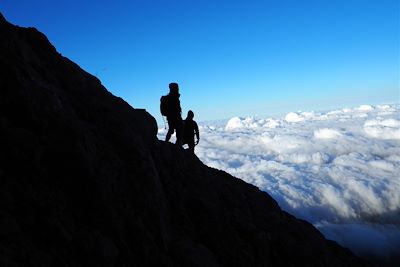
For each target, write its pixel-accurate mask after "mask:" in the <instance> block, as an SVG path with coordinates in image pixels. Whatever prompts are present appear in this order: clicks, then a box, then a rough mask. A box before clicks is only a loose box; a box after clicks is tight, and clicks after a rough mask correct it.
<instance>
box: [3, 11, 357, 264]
mask: <svg viewBox="0 0 400 267" xmlns="http://www.w3.org/2000/svg"><path fill="white" fill-rule="evenodd" d="M156 133H157V125H156V122H155V120H154V118H153V117H152V116H151V115H150V114H148V113H147V112H146V111H145V110H141V109H134V108H132V107H131V106H129V105H128V104H127V103H126V102H125V101H123V100H122V99H121V98H118V97H115V96H113V95H112V94H111V93H110V92H108V91H107V90H106V89H105V88H104V87H103V86H102V85H101V83H100V81H99V80H98V79H97V78H95V77H94V76H92V75H90V74H88V73H86V72H85V71H83V70H82V69H81V68H80V67H79V66H78V65H76V64H75V63H73V62H71V61H70V60H68V59H67V58H65V57H62V56H61V55H60V54H59V53H58V52H57V51H56V49H55V48H54V47H53V46H52V45H51V44H50V43H49V42H48V40H47V38H46V37H45V36H44V35H43V34H42V33H40V32H39V31H37V30H36V29H33V28H21V27H17V26H14V25H12V24H10V23H8V22H7V21H6V20H5V19H4V18H3V17H2V15H1V14H0V147H1V150H0V266H305V265H307V266H364V264H365V263H364V262H362V261H361V260H360V259H358V258H357V257H355V256H354V255H352V253H351V252H349V251H348V250H347V249H344V248H342V247H340V246H338V245H337V244H336V243H334V242H331V241H327V240H326V239H324V237H323V236H322V235H321V234H320V233H319V232H318V231H317V230H316V229H315V228H314V227H313V226H312V225H310V224H309V223H307V222H304V221H301V220H297V219H295V218H294V217H293V216H291V215H289V214H287V213H285V212H283V211H282V210H281V209H280V208H279V206H278V205H277V203H276V202H275V201H274V200H273V199H272V198H271V197H270V196H269V195H268V194H266V193H264V192H261V191H260V190H258V189H257V188H256V187H254V186H252V185H249V184H247V183H245V182H243V181H241V180H239V179H237V178H234V177H232V176H230V175H229V174H227V173H225V172H222V171H218V170H215V169H212V168H209V167H207V166H205V165H203V164H202V163H201V162H200V161H199V159H198V158H196V157H195V156H193V155H191V154H190V153H187V152H186V151H184V150H183V149H181V148H178V147H176V146H175V145H172V144H169V143H165V142H162V141H159V140H157V137H156Z"/></svg>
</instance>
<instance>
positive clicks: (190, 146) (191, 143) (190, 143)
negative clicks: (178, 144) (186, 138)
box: [188, 141, 194, 154]
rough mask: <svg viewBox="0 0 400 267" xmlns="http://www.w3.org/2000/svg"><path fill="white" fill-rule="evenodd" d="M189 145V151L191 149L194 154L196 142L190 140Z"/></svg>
mask: <svg viewBox="0 0 400 267" xmlns="http://www.w3.org/2000/svg"><path fill="white" fill-rule="evenodd" d="M188 146H189V151H191V152H192V153H193V154H194V142H193V141H190V142H189V143H188Z"/></svg>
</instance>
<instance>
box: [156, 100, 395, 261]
mask: <svg viewBox="0 0 400 267" xmlns="http://www.w3.org/2000/svg"><path fill="white" fill-rule="evenodd" d="M399 118H400V106H399V105H379V106H371V105H362V106H360V107H358V108H344V109H340V110H333V111H330V112H324V113H316V112H290V113H288V114H287V115H286V116H284V117H283V118H264V119H259V118H257V119H256V118H252V117H248V118H240V117H234V118H232V119H230V120H229V121H227V122H226V124H225V125H203V126H201V127H200V132H201V142H200V144H199V146H197V147H196V154H197V155H198V156H199V158H200V159H201V160H202V161H203V162H204V163H205V164H207V165H208V166H211V167H214V168H217V169H221V170H225V171H226V172H228V173H231V174H232V175H234V176H236V177H239V178H241V179H243V180H244V181H246V182H249V183H251V184H254V185H256V186H258V187H259V188H260V189H261V190H264V191H266V192H268V193H269V194H270V195H272V196H273V197H274V198H275V200H277V201H278V203H279V205H280V206H281V207H282V208H283V209H285V210H287V211H289V212H290V213H292V214H294V215H295V216H297V217H299V218H303V219H306V220H308V221H310V222H311V223H313V224H314V226H316V227H317V228H319V229H320V231H321V232H322V233H323V234H325V236H326V237H327V238H329V239H333V240H336V241H337V242H339V243H340V244H342V245H344V246H346V247H349V248H351V249H352V250H353V251H354V252H356V253H359V254H366V253H368V254H374V255H377V256H387V255H390V254H397V255H400V120H399ZM163 132H164V131H163V130H160V132H159V133H160V139H163V136H162V135H163V134H165V133H163Z"/></svg>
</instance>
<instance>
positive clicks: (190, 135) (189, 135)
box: [183, 110, 200, 153]
mask: <svg viewBox="0 0 400 267" xmlns="http://www.w3.org/2000/svg"><path fill="white" fill-rule="evenodd" d="M193 118H194V113H193V111H191V110H189V111H188V114H187V117H186V120H184V121H183V144H188V146H189V150H190V151H192V152H193V153H194V146H195V145H197V144H198V143H199V141H200V133H199V127H198V126H197V123H196V122H195V121H194V120H193ZM195 136H196V138H197V141H196V142H195V140H194V137H195Z"/></svg>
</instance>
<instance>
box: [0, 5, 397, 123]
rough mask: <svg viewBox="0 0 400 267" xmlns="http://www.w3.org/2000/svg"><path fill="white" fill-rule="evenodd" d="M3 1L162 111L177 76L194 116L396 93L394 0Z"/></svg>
mask: <svg viewBox="0 0 400 267" xmlns="http://www.w3.org/2000/svg"><path fill="white" fill-rule="evenodd" d="M0 12H2V13H3V15H4V16H5V17H6V18H7V19H8V20H9V21H10V22H11V23H13V24H16V25H20V26H33V27H36V28H38V29H39V30H40V31H42V32H43V33H45V34H46V35H47V37H48V38H49V40H50V41H51V42H52V43H53V45H54V46H56V48H57V50H58V51H59V52H60V53H62V54H63V55H64V56H66V57H68V58H70V59H71V60H73V61H75V62H76V63H78V64H79V65H80V66H81V67H82V68H83V69H85V70H86V71H88V72H90V73H91V74H94V75H96V76H97V77H99V78H100V80H101V81H102V83H103V84H104V85H105V86H106V87H107V89H108V90H110V91H111V92H112V93H114V94H115V95H117V96H121V97H122V98H124V99H125V100H126V101H127V102H128V103H130V104H131V105H132V106H133V107H137V108H145V109H147V110H148V111H149V112H150V113H151V114H152V115H153V116H155V117H156V119H157V120H158V121H159V122H161V115H160V112H159V101H160V96H161V95H163V94H166V93H167V92H168V83H169V82H172V81H176V82H178V83H179V84H180V89H181V103H182V108H183V111H184V113H185V114H184V117H186V112H187V111H188V110H189V109H192V110H193V111H194V112H195V119H196V120H198V121H204V120H214V119H224V118H230V117H232V116H248V115H255V116H272V115H277V114H280V113H285V112H289V111H297V110H307V111H310V110H324V109H331V108H335V107H344V106H355V105H360V104H380V103H399V94H400V81H399V79H400V78H399V75H400V67H399V64H400V63H399V62H400V52H399V50H400V48H399V39H400V19H399V17H400V4H399V1H398V0H395V1H392V0H373V1H371V0H314V1H313V0H304V1H300V0H297V1H294V0H292V1H290V0H269V1H268V0H265V1H252V0H243V1H234V0H222V1H218V0H190V1H188V0H186V1H184V0H182V1H180V0H155V1H151V0H142V1H138V0H134V1H128V0H126V1H123V0H122V1H121V0H113V1H111V0H107V1H102V0H97V1H92V0H91V1H84V0H69V1H63V0H59V1H53V0H35V1H30V0H1V1H0Z"/></svg>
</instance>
